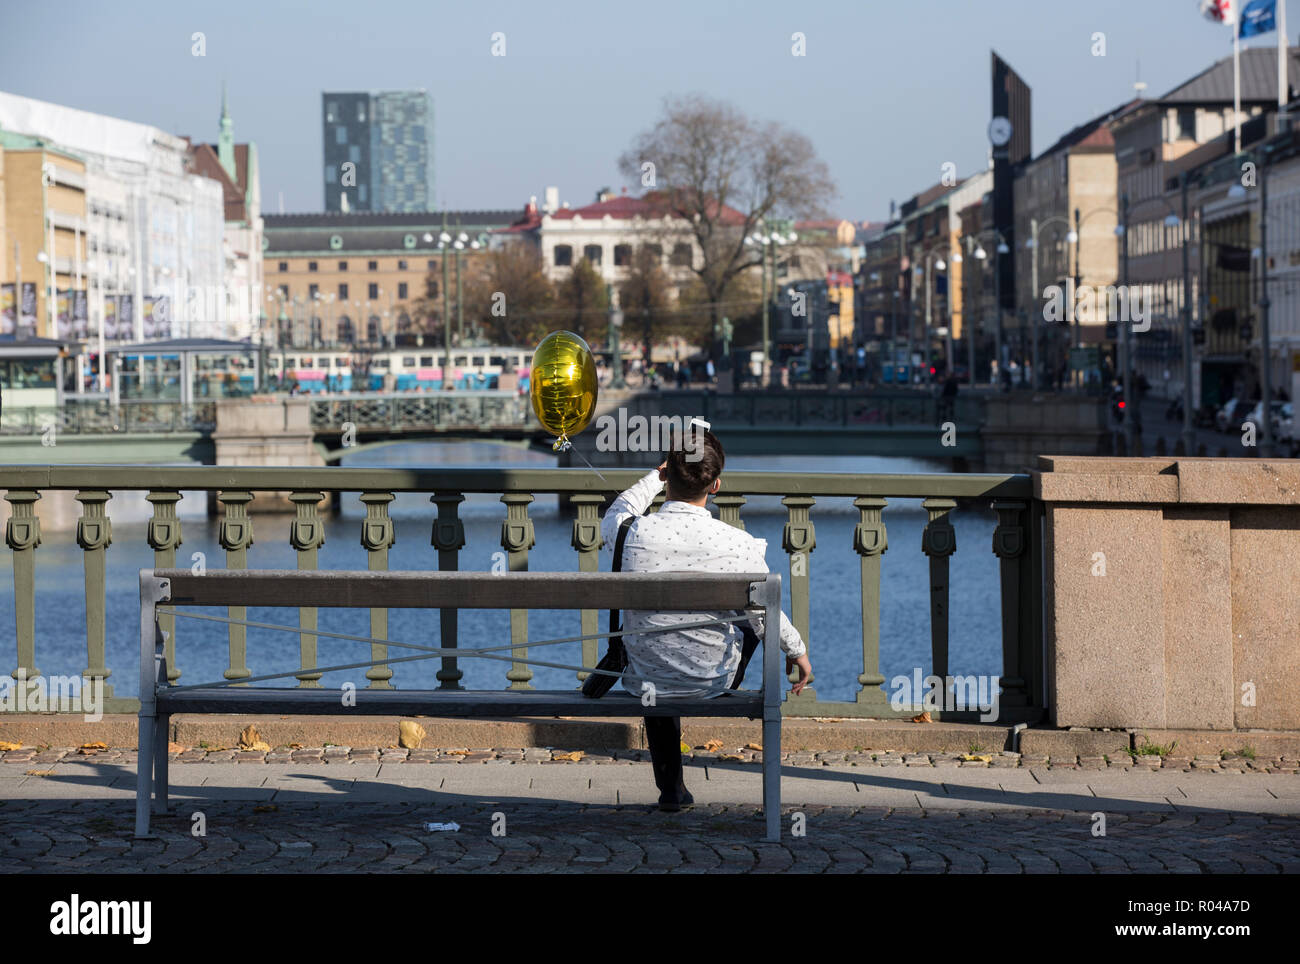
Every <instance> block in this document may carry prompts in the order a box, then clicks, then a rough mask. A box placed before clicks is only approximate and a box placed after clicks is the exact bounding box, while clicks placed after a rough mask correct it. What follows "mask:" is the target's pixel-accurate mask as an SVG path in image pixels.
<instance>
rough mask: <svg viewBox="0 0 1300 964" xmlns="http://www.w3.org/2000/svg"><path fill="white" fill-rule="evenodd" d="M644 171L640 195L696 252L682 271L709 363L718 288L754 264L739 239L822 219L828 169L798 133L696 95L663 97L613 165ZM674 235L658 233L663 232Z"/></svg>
mask: <svg viewBox="0 0 1300 964" xmlns="http://www.w3.org/2000/svg"><path fill="white" fill-rule="evenodd" d="M646 164H653V165H654V167H653V185H652V186H653V188H654V190H653V192H652V193H651V195H650V198H651V199H652V201H653V202H655V203H657V204H658V205H659V206H660V207H661V210H662V215H664V216H667V217H668V218H670V219H680V221H679V222H678V223H680V224H682V225H683V227H684V230H686V231H688V232H689V234H690V236H691V237H692V238H693V239H694V241H695V243H696V244H697V245H698V246H699V249H700V251H701V252H702V254H703V257H702V259H701V261H700V262H699V263H697V264H692V266H691V270H692V271H693V272H694V273H695V275H696V276H697V277H698V278H699V280H700V283H701V284H702V285H703V288H704V291H705V293H706V294H707V296H708V299H709V301H710V303H711V307H710V311H709V321H710V331H711V346H710V354H711V355H713V356H716V355H717V345H718V322H719V319H720V317H721V314H722V312H721V310H720V308H719V305H720V303H721V302H722V300H723V296H724V294H725V293H726V290H727V287H728V284H729V283H730V282H731V280H732V279H733V278H735V277H736V276H737V275H739V274H741V273H742V272H745V271H748V270H749V269H750V268H753V267H756V266H757V265H758V264H759V263H760V257H761V255H760V253H759V252H758V251H754V250H751V249H749V248H746V246H745V238H747V237H749V236H750V235H751V234H753V233H754V231H755V230H756V229H757V228H758V227H759V225H760V224H761V223H762V222H763V221H764V219H767V218H775V217H788V218H812V217H818V216H821V215H823V214H824V213H825V207H826V205H827V204H828V203H829V201H830V200H831V199H832V198H833V197H834V196H835V193H836V192H835V186H834V184H833V182H832V181H831V178H830V172H829V169H828V168H827V167H826V164H825V163H824V162H823V161H821V160H820V159H819V158H818V157H817V154H816V152H815V151H814V149H813V146H812V142H811V141H809V140H808V138H807V137H805V136H804V135H802V134H800V133H798V132H797V131H794V130H792V129H790V128H787V127H784V126H783V125H781V124H778V123H776V122H768V123H759V122H756V121H753V120H751V119H750V118H748V117H746V116H745V115H744V114H743V113H741V112H740V111H739V110H737V109H736V108H735V107H733V106H731V105H730V104H727V103H725V102H723V101H718V100H713V99H711V98H708V97H704V96H702V95H689V96H686V97H680V98H669V99H668V100H666V101H665V104H664V112H663V116H662V117H661V118H660V119H659V120H658V121H657V122H656V123H655V125H654V126H653V127H651V128H650V129H649V130H647V131H643V132H642V133H640V134H638V135H637V136H636V137H635V138H634V139H633V143H632V146H631V148H630V149H629V150H628V151H626V152H625V153H624V154H623V155H622V156H621V157H620V158H619V168H620V170H621V171H623V173H624V174H626V175H628V176H630V177H637V178H646V177H648V175H649V173H650V171H651V169H650V168H647V167H645V166H644V165H646ZM670 223H671V222H670ZM681 230H682V228H673V227H664V228H662V229H661V231H662V232H663V233H664V234H665V235H671V234H672V233H674V232H680V231H681Z"/></svg>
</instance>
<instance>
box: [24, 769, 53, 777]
mask: <svg viewBox="0 0 1300 964" xmlns="http://www.w3.org/2000/svg"><path fill="white" fill-rule="evenodd" d="M27 775H28V776H29V777H52V776H54V771H53V770H28V771H27Z"/></svg>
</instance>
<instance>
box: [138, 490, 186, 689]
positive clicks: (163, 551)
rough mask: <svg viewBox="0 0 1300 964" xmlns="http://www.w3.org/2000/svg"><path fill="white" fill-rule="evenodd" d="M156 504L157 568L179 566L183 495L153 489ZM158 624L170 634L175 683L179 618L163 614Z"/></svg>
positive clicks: (153, 544)
mask: <svg viewBox="0 0 1300 964" xmlns="http://www.w3.org/2000/svg"><path fill="white" fill-rule="evenodd" d="M145 499H147V500H148V501H149V502H151V503H153V518H152V519H150V520H149V535H148V539H149V546H150V548H151V549H153V565H154V568H155V569H174V568H176V550H177V548H178V547H179V546H180V544H181V520H180V519H178V518H177V517H176V503H177V502H179V501H180V500H181V494H180V493H179V492H177V491H175V490H172V489H165V490H151V491H150V492H149V494H148V495H146V496H145ZM158 626H159V628H161V629H162V631H163V632H164V633H166V634H167V642H166V643H164V644H163V652H164V653H165V654H166V657H167V682H169V683H171V684H173V685H174V684H175V683H176V681H177V680H178V679H180V678H181V671H180V669H178V668H177V666H176V617H175V616H169V615H163V614H160V615H159V616H158Z"/></svg>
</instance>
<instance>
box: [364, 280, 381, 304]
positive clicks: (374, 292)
mask: <svg viewBox="0 0 1300 964" xmlns="http://www.w3.org/2000/svg"><path fill="white" fill-rule="evenodd" d="M366 297H367V298H369V299H370V300H371V301H374V300H376V299H378V298H379V285H377V284H375V283H374V282H373V281H372V282H370V284H369V285H367V291H366Z"/></svg>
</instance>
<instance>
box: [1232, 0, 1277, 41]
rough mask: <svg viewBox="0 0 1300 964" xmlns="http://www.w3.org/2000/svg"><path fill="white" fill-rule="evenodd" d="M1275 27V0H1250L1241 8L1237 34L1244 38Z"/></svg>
mask: <svg viewBox="0 0 1300 964" xmlns="http://www.w3.org/2000/svg"><path fill="white" fill-rule="evenodd" d="M1276 29H1277V0H1250V2H1249V3H1247V4H1246V5H1245V6H1244V7H1242V8H1241V23H1240V25H1239V26H1238V28H1237V36H1239V37H1241V39H1242V40H1245V39H1246V38H1247V37H1257V36H1259V35H1260V34H1264V33H1268V32H1269V31H1270V30H1276Z"/></svg>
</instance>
